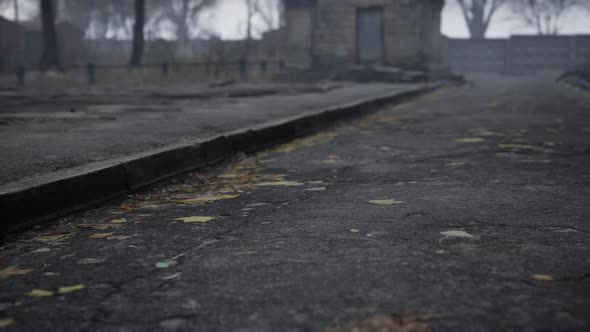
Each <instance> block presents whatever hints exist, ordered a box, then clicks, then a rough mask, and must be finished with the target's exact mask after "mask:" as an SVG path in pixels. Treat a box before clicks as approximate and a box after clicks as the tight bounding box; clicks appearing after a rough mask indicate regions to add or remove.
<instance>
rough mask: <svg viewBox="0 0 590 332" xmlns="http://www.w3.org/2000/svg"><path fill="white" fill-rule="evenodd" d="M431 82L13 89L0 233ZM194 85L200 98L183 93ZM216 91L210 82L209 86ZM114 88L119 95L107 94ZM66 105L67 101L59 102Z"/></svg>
mask: <svg viewBox="0 0 590 332" xmlns="http://www.w3.org/2000/svg"><path fill="white" fill-rule="evenodd" d="M438 86H440V84H436V85H431V86H427V85H388V84H368V85H354V84H347V85H344V86H341V87H339V88H334V87H332V88H323V89H320V91H319V92H316V93H308V92H307V91H314V89H310V88H309V87H301V86H299V87H293V88H289V89H287V90H284V92H282V93H285V92H286V93H287V94H282V95H281V94H276V92H277V91H279V92H278V93H281V92H280V91H282V90H281V89H278V90H277V89H276V87H275V88H269V87H266V88H263V87H259V89H258V90H257V88H256V87H252V86H246V87H231V88H230V89H229V90H228V91H226V93H225V94H226V95H231V94H238V95H244V94H248V95H252V94H255V95H258V97H250V98H244V97H241V98H229V97H225V98H218V97H217V98H215V97H209V98H204V97H203V96H205V95H207V94H206V93H203V91H200V92H199V91H198V92H197V93H196V94H195V93H192V92H187V91H181V89H174V90H172V93H170V92H166V91H157V97H154V95H155V93H153V92H152V93H147V94H144V95H143V96H139V97H138V96H133V97H135V99H134V100H135V102H132V100H131V99H130V98H129V96H126V95H121V96H116V97H113V99H109V103H108V104H104V103H102V104H100V103H97V102H96V101H95V100H94V99H93V98H92V97H89V96H85V98H80V97H79V96H74V97H72V96H71V95H68V96H67V97H65V100H63V99H62V98H63V97H57V101H53V100H52V99H53V98H55V97H53V98H51V97H50V98H48V96H43V97H42V98H41V100H44V102H39V101H36V102H33V103H30V102H29V100H28V99H29V98H26V99H25V101H26V102H24V103H15V102H14V98H13V100H12V104H10V103H8V104H10V105H9V107H7V109H11V108H12V109H13V110H20V112H19V113H17V112H13V113H10V112H5V119H7V120H6V130H5V131H4V132H3V133H2V134H4V135H5V137H4V138H5V139H4V142H5V147H4V148H3V153H2V154H3V155H0V157H2V158H1V160H3V162H2V163H3V164H1V163H0V166H3V167H4V174H5V175H6V177H7V178H9V179H10V178H13V179H19V180H17V181H13V182H9V183H4V184H1V183H0V220H2V222H1V223H0V233H4V232H10V231H14V230H17V229H21V228H25V227H27V226H32V225H36V224H39V223H42V222H44V221H48V220H52V219H55V218H57V217H61V216H64V215H67V214H69V213H72V212H75V211H79V210H82V209H85V208H88V207H91V206H94V205H96V204H99V203H101V202H104V201H106V200H109V199H112V198H115V197H119V196H122V195H125V194H128V193H130V192H133V191H136V190H138V189H141V188H144V187H146V186H148V185H151V184H153V183H155V182H157V181H160V180H163V179H165V178H168V177H170V176H173V175H177V174H182V173H185V172H189V171H193V170H198V169H203V168H205V167H207V166H212V165H215V164H216V163H219V162H221V161H224V160H227V159H228V158H230V157H232V156H235V155H237V154H239V153H249V152H253V151H257V150H260V149H262V148H265V147H269V146H272V145H275V144H278V143H281V142H285V141H287V140H290V139H293V138H296V137H301V136H303V135H307V134H310V133H313V132H316V131H318V130H320V129H322V128H325V127H327V126H329V125H331V124H333V123H334V122H337V121H341V120H345V119H349V118H351V117H354V116H359V115H362V114H367V113H368V112H370V111H371V110H374V109H375V107H377V106H380V105H383V104H384V103H391V102H400V101H402V100H406V99H409V98H411V97H415V96H417V95H420V94H422V93H425V92H428V91H431V90H433V89H435V88H436V87H438ZM214 90H215V89H214ZM260 91H263V92H264V93H263V94H264V95H263V94H262V93H260ZM297 91H306V93H298V92H297ZM315 91H317V89H316V90H315ZM269 93H270V94H269ZM272 93H275V94H274V95H273V94H272ZM195 95H199V97H198V98H200V99H194V98H192V97H194V96H195ZM217 95H219V92H218V91H213V92H210V93H209V96H217ZM188 96H192V97H191V98H188ZM76 98H77V99H76ZM94 98H95V97H94ZM117 98H123V99H124V98H126V101H127V102H126V103H125V104H122V103H120V104H119V103H111V102H114V101H117ZM8 99H9V100H8V101H11V100H10V98H8ZM86 99H88V100H93V102H88V101H87V100H86ZM72 100H77V101H72ZM76 102H78V103H79V104H77V105H76V104H75V103H76ZM39 107H42V108H41V112H39V111H37V110H38V108H39ZM67 107H71V111H69V112H66V111H63V109H64V108H67ZM6 115H7V116H6ZM2 138H3V137H2V135H0V139H2ZM27 175H28V176H27ZM30 206H33V207H34V208H33V209H31V208H30Z"/></svg>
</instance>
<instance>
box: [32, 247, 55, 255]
mask: <svg viewBox="0 0 590 332" xmlns="http://www.w3.org/2000/svg"><path fill="white" fill-rule="evenodd" d="M48 251H51V249H49V248H47V247H43V248H39V249H37V250H33V251H31V253H35V254H37V253H42V252H48Z"/></svg>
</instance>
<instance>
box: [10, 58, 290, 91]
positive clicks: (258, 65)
mask: <svg viewBox="0 0 590 332" xmlns="http://www.w3.org/2000/svg"><path fill="white" fill-rule="evenodd" d="M284 69H285V64H284V62H283V61H282V60H276V59H273V60H260V61H246V60H240V61H233V62H232V61H206V62H192V63H188V62H187V63H167V62H163V63H160V64H145V65H142V66H140V67H136V68H129V67H128V66H126V65H95V64H93V63H89V64H87V65H85V66H71V67H67V68H63V69H62V71H61V72H60V73H59V74H58V75H57V76H59V77H60V79H61V81H60V83H61V84H65V85H80V84H87V85H94V84H100V83H107V84H110V83H121V84H124V83H125V82H128V81H129V80H132V81H138V80H139V81H141V82H150V83H158V82H164V83H165V82H167V81H168V80H174V81H182V80H184V81H191V82H199V81H211V80H220V79H232V80H243V81H249V80H263V79H268V78H271V77H272V76H275V75H277V74H280V73H282V72H283V71H284ZM15 74H16V77H15V79H16V83H17V85H18V86H20V87H24V86H29V85H34V86H39V85H42V84H43V82H40V78H42V77H46V74H45V73H43V72H41V71H38V70H30V69H27V68H25V67H23V66H19V67H18V68H17V69H16V71H15ZM51 81H52V82H54V83H55V81H56V79H55V78H53V79H51Z"/></svg>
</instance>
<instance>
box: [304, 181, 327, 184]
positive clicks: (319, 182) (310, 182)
mask: <svg viewBox="0 0 590 332" xmlns="http://www.w3.org/2000/svg"><path fill="white" fill-rule="evenodd" d="M306 183H309V184H322V183H324V181H307V182H306Z"/></svg>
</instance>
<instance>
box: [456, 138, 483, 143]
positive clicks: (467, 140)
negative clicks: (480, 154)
mask: <svg viewBox="0 0 590 332" xmlns="http://www.w3.org/2000/svg"><path fill="white" fill-rule="evenodd" d="M455 141H457V142H459V143H481V142H484V141H485V139H483V138H481V137H465V138H458V139H456V140H455Z"/></svg>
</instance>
